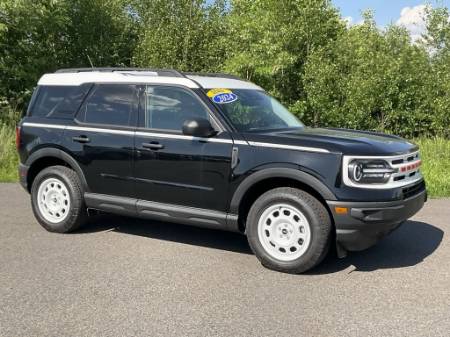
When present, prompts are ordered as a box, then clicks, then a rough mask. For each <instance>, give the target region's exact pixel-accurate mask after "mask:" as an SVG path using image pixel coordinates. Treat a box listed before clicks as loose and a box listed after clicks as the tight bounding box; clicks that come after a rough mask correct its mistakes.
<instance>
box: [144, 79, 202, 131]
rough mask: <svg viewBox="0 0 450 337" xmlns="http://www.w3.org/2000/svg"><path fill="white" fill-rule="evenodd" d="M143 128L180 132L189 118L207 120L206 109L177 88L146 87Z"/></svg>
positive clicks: (194, 97)
mask: <svg viewBox="0 0 450 337" xmlns="http://www.w3.org/2000/svg"><path fill="white" fill-rule="evenodd" d="M146 93H147V97H146V108H145V127H146V128H151V129H163V130H173V131H181V129H182V126H183V122H184V121H185V120H187V119H189V118H195V117H197V118H199V117H200V118H205V119H209V113H208V109H207V108H206V106H205V105H203V104H202V103H201V102H200V100H199V98H198V97H196V96H195V95H194V94H192V93H191V92H189V91H187V90H185V89H183V88H178V87H170V86H148V87H147V89H146Z"/></svg>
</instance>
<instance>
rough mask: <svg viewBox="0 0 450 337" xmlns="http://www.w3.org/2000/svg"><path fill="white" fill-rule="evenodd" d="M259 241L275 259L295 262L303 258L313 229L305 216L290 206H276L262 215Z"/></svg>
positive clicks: (269, 208) (259, 224)
mask: <svg viewBox="0 0 450 337" xmlns="http://www.w3.org/2000/svg"><path fill="white" fill-rule="evenodd" d="M258 239H259V242H260V243H261V245H262V246H263V248H264V250H265V251H266V252H267V253H268V254H269V255H270V256H272V257H273V258H275V259H277V260H281V261H293V260H296V259H298V258H299V257H301V256H302V255H303V254H304V253H305V252H306V250H307V249H308V247H309V245H310V243H311V227H310V225H309V222H308V220H307V219H306V217H305V215H304V214H303V213H302V212H301V211H300V210H298V209H297V208H296V207H294V206H291V205H288V204H281V203H280V204H275V205H272V206H270V207H268V208H267V209H266V210H264V212H263V213H262V214H261V217H260V218H259V221H258Z"/></svg>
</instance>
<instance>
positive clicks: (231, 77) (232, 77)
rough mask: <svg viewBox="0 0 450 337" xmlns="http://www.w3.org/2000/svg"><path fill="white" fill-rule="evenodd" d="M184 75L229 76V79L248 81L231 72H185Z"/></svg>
mask: <svg viewBox="0 0 450 337" xmlns="http://www.w3.org/2000/svg"><path fill="white" fill-rule="evenodd" d="M182 75H185V76H189V75H192V76H205V77H223V78H229V79H232V80H239V81H246V80H244V79H242V78H241V77H239V76H236V75H231V74H224V73H196V72H193V73H191V72H183V73H182Z"/></svg>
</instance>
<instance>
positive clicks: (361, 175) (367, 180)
mask: <svg viewBox="0 0 450 337" xmlns="http://www.w3.org/2000/svg"><path fill="white" fill-rule="evenodd" d="M394 172H396V170H395V169H393V168H392V167H391V166H390V165H389V164H388V163H387V162H386V161H384V160H367V159H366V160H364V159H354V160H352V161H351V162H350V163H349V164H348V177H349V178H350V179H351V180H352V181H353V182H354V183H356V184H385V183H386V182H388V181H389V178H390V177H391V175H392V174H393V173H394Z"/></svg>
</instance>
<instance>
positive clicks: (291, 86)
mask: <svg viewBox="0 0 450 337" xmlns="http://www.w3.org/2000/svg"><path fill="white" fill-rule="evenodd" d="M229 23H230V24H229V26H230V34H229V36H230V39H229V45H230V48H229V49H228V53H227V60H226V63H225V70H227V71H231V72H234V73H237V74H239V75H241V76H243V77H245V78H247V79H249V80H252V81H255V82H257V83H259V84H260V85H262V86H263V87H264V88H265V89H266V90H269V91H270V92H271V93H272V94H274V95H275V96H277V97H278V98H279V99H281V100H282V101H283V102H284V103H285V104H288V105H291V106H294V107H295V110H296V111H297V112H298V113H300V114H301V113H302V112H303V110H304V108H305V107H306V106H305V104H306V99H307V97H306V96H305V92H304V76H303V75H304V67H305V64H306V62H307V60H308V58H309V57H310V55H311V53H312V52H313V51H314V50H315V49H318V48H322V47H326V46H327V45H329V44H330V43H331V42H332V41H334V40H335V39H336V38H337V37H338V36H339V35H340V34H342V33H343V32H344V29H345V25H344V23H343V22H342V21H341V19H340V16H339V13H338V12H337V10H336V9H335V8H334V7H333V6H332V5H331V3H330V1H327V0H293V1H287V0H282V1H278V0H234V1H232V7H231V11H230V15H229Z"/></svg>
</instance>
